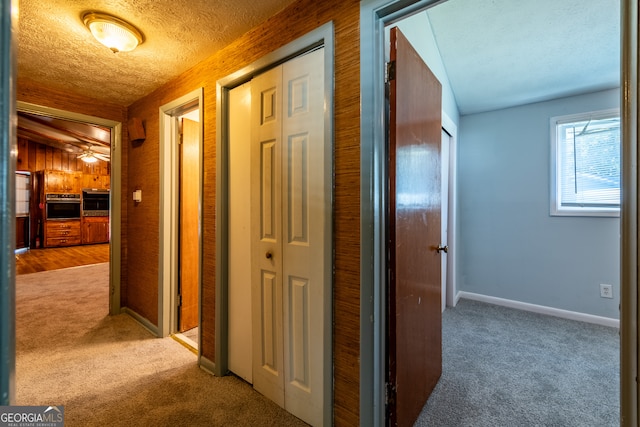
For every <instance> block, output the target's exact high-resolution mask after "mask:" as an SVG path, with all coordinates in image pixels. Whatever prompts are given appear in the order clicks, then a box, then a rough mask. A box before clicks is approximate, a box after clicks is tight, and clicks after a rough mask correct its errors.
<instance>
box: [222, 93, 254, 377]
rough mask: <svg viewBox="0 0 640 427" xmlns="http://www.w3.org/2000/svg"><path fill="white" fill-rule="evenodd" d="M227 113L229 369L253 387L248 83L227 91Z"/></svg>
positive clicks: (249, 108) (249, 96)
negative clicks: (228, 112)
mask: <svg viewBox="0 0 640 427" xmlns="http://www.w3.org/2000/svg"><path fill="white" fill-rule="evenodd" d="M229 111H230V114H229V239H228V247H229V299H228V300H229V311H228V321H229V334H228V344H229V351H228V357H229V370H230V371H232V372H233V373H234V374H236V375H238V376H239V377H241V378H243V379H244V380H245V381H247V382H248V383H250V384H252V383H253V365H252V355H253V349H252V338H251V337H252V334H253V331H252V327H251V313H252V311H251V269H250V268H247V266H249V265H252V263H253V262H252V258H251V209H249V206H251V180H250V176H251V165H250V162H249V161H248V159H250V157H251V149H250V142H251V127H250V126H247V117H251V83H250V82H248V83H245V84H243V85H242V86H238V87H236V88H234V89H232V90H231V91H230V92H229Z"/></svg>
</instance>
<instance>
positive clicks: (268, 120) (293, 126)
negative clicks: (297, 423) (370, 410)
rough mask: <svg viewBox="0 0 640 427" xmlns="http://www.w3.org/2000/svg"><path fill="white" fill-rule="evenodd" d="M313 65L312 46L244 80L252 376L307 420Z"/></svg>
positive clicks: (315, 342) (317, 331)
mask: <svg viewBox="0 0 640 427" xmlns="http://www.w3.org/2000/svg"><path fill="white" fill-rule="evenodd" d="M323 68H324V65H323V52H322V50H318V51H315V52H312V53H309V54H307V55H304V56H301V57H298V58H295V59H293V60H291V61H289V62H287V63H285V64H283V65H281V66H279V67H277V68H274V69H272V70H269V71H267V72H266V73H264V74H262V75H260V76H258V77H256V78H254V79H253V80H252V82H251V99H252V119H251V122H252V123H251V126H252V127H251V129H252V137H251V144H252V145H251V183H252V185H251V188H252V189H251V201H252V203H251V211H252V214H251V217H252V219H251V225H252V227H251V230H252V231H251V233H252V260H253V261H254V263H253V266H252V279H251V281H252V313H253V314H252V317H253V352H254V355H253V385H254V387H255V389H256V390H258V391H259V392H261V393H263V394H264V395H266V396H267V397H269V398H270V399H271V400H273V401H275V402H276V403H278V404H279V405H280V406H282V407H284V408H285V409H286V410H287V411H289V412H291V413H293V414H294V415H296V416H297V417H299V418H301V419H302V420H304V421H306V422H308V423H310V424H312V425H322V424H324V423H325V421H327V420H325V419H324V418H323V416H324V410H323V408H324V405H325V403H326V402H325V400H327V399H325V390H324V389H325V386H326V384H325V374H327V373H328V369H329V368H328V367H327V366H329V367H330V360H327V359H330V355H328V356H327V355H326V349H327V336H328V335H327V334H328V333H330V331H329V330H327V329H329V328H330V324H329V327H327V326H326V322H327V320H329V319H328V316H327V310H326V307H325V304H326V303H328V302H329V301H325V299H326V297H325V295H326V294H325V290H326V289H328V286H329V285H328V283H329V281H330V280H331V276H330V274H331V268H330V262H331V260H330V251H329V252H328V251H327V249H328V248H330V244H331V242H330V240H328V239H327V237H328V236H330V233H329V231H330V230H329V229H328V227H330V221H327V218H330V207H331V204H330V188H327V187H329V186H328V185H327V184H326V183H327V179H326V178H327V173H329V174H330V171H331V168H330V167H327V166H328V165H329V166H330V162H331V158H330V155H327V150H326V147H325V138H324V73H323ZM327 162H328V163H327ZM329 182H330V180H329ZM328 362H329V364H328ZM327 387H328V386H327Z"/></svg>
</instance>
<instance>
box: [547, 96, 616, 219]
mask: <svg viewBox="0 0 640 427" xmlns="http://www.w3.org/2000/svg"><path fill="white" fill-rule="evenodd" d="M616 116H617V117H620V109H619V108H611V109H607V110H597V111H588V112H584V113H577V114H569V115H563V116H555V117H551V119H550V120H549V128H550V134H551V138H550V141H551V165H550V166H551V167H550V170H551V174H550V175H551V188H550V193H551V197H550V199H551V207H550V215H551V216H588V217H619V216H620V205H618V207H616V208H607V207H593V206H588V207H566V206H565V207H562V206H561V203H562V197H561V188H560V184H561V181H560V179H559V178H558V177H559V176H560V175H561V171H560V169H561V165H560V162H559V157H560V154H559V149H560V148H559V146H558V125H563V124H567V123H571V122H578V121H583V120H589V119H595V120H600V119H607V118H612V117H616ZM620 185H621V186H622V183H620Z"/></svg>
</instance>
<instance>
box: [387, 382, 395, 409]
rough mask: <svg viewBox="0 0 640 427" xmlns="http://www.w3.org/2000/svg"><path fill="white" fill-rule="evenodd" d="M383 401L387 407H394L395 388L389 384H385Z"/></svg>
mask: <svg viewBox="0 0 640 427" xmlns="http://www.w3.org/2000/svg"><path fill="white" fill-rule="evenodd" d="M384 401H385V403H386V405H387V407H389V406H391V407H394V406H395V404H396V387H395V386H394V385H393V384H391V383H386V384H385V391H384Z"/></svg>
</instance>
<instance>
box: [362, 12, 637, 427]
mask: <svg viewBox="0 0 640 427" xmlns="http://www.w3.org/2000/svg"><path fill="white" fill-rule="evenodd" d="M439 3H442V2H440V1H428V0H427V1H418V2H408V1H368V2H363V5H362V7H361V13H362V14H361V17H362V21H361V40H366V41H367V42H366V43H365V42H364V41H363V45H362V47H363V50H362V56H361V70H363V71H362V74H361V77H362V79H361V87H362V88H363V92H362V105H363V111H362V123H375V125H374V126H373V127H368V126H366V125H363V126H362V127H361V132H362V133H361V138H362V146H363V147H366V148H367V150H364V151H363V155H362V169H363V174H362V176H363V179H362V184H363V188H366V189H367V191H371V193H372V194H375V195H378V194H380V192H381V191H383V190H382V188H383V179H382V177H381V176H379V175H378V174H377V171H378V170H379V169H378V168H379V167H380V160H379V159H380V158H384V153H383V151H382V148H381V147H382V145H381V144H382V141H384V137H385V131H384V124H383V123H378V122H376V120H377V117H379V116H380V115H381V114H382V111H381V109H380V107H379V105H381V99H383V97H382V93H383V89H382V87H383V86H382V84H381V83H380V82H381V81H383V79H384V76H383V75H382V70H383V69H384V68H383V67H382V61H383V58H384V52H383V46H384V43H383V40H384V38H383V37H382V36H381V34H382V33H383V29H384V26H385V25H387V24H391V23H396V22H399V21H400V20H401V19H402V18H404V17H406V16H409V15H411V14H414V13H418V12H419V11H422V10H424V9H426V8H427V7H431V6H434V5H437V4H439ZM630 3H631V2H627V4H626V5H624V6H623V13H622V16H623V21H625V20H626V22H625V23H624V24H625V25H627V27H626V29H623V33H624V39H625V40H626V43H629V44H632V43H635V42H634V41H633V42H632V41H630V40H635V39H634V37H636V36H637V17H636V18H630V17H627V15H626V14H625V11H624V9H625V8H627V11H626V13H631V14H632V15H633V13H635V10H636V7H637V5H635V3H634V4H633V5H632V4H630ZM633 16H635V15H633ZM628 48H629V45H627V46H626V47H624V48H623V51H626V52H627V51H628ZM625 54H626V55H628V56H627V63H626V64H623V71H625V72H626V73H627V74H626V80H625V81H623V86H624V85H625V84H631V85H632V86H633V87H635V85H636V82H635V74H629V73H631V71H630V70H635V69H636V67H637V58H636V55H635V53H634V54H631V53H628V52H627V53H625ZM623 59H624V58H623ZM630 76H632V77H631V80H629V77H630ZM368 87H371V88H372V89H371V90H367V89H366V88H368ZM634 93H635V92H634ZM628 102H629V104H633V105H635V101H634V100H631V101H628ZM627 107H629V105H627ZM623 109H624V106H623ZM635 119H636V117H635V115H632V117H630V118H629V121H630V122H631V123H632V124H631V125H630V127H633V126H635ZM634 129H635V128H634ZM623 133H624V132H623ZM627 136H631V138H629V139H627V143H626V144H629V141H631V142H634V141H635V139H636V136H635V133H633V134H629V133H628V134H627ZM623 140H624V136H623ZM372 141H373V142H372ZM624 145H625V143H624V142H623V147H624ZM369 149H370V150H371V151H368V150H369ZM623 149H624V148H623ZM626 150H627V151H626V154H632V155H633V158H632V159H629V160H625V159H623V163H625V164H627V165H631V164H635V160H636V156H637V153H636V152H635V150H632V149H630V148H629V147H628V146H627V149H626ZM367 167H368V168H371V170H368V169H367ZM627 170H628V171H629V170H632V168H628V169H627ZM630 175H634V176H635V174H633V173H630ZM630 175H629V176H630ZM629 176H627V177H626V178H623V181H624V182H625V185H628V186H627V187H625V189H626V190H627V191H629V193H628V194H635V193H636V190H637V189H636V187H635V181H634V180H633V179H628V178H629ZM631 183H634V184H633V185H631ZM363 194H365V191H363ZM362 203H363V212H365V215H364V216H363V225H366V224H375V225H376V227H375V228H374V229H373V230H372V231H371V233H370V234H369V233H366V234H363V236H362V238H363V243H362V245H363V248H364V246H365V244H368V243H369V242H370V241H371V242H373V243H374V244H373V245H372V248H371V250H370V251H367V252H366V253H365V256H363V259H368V258H367V256H366V255H371V257H372V258H373V259H374V260H376V261H375V262H374V266H373V268H371V267H370V266H368V265H365V264H363V265H362V277H361V283H363V299H362V301H366V298H369V297H371V298H372V299H373V300H374V301H375V300H376V299H377V298H381V299H382V300H384V295H382V294H380V293H379V292H380V289H383V288H382V285H381V277H384V272H385V268H384V257H383V253H382V251H380V250H379V247H380V246H381V245H382V242H384V238H385V236H384V230H383V229H382V227H380V226H379V224H380V223H382V221H381V218H384V215H385V210H384V207H383V206H382V205H381V203H380V202H379V200H376V198H373V197H372V198H370V199H366V198H364V197H363V201H362ZM631 204H633V206H627V207H626V212H627V215H629V216H628V221H630V222H629V223H627V224H626V227H633V228H632V229H631V230H630V231H631V232H633V230H635V227H636V225H635V222H636V220H637V214H636V206H635V205H636V202H635V199H634V201H632V203H631ZM623 212H625V206H624V204H623ZM363 228H364V227H363ZM624 229H625V225H624V224H623V230H624ZM627 230H629V228H627ZM625 235H627V234H625V232H623V236H625ZM634 235H635V234H634ZM450 241H451V240H450ZM622 246H623V261H622V263H623V276H624V274H625V273H624V270H625V264H627V268H629V269H630V270H632V268H631V267H632V266H633V265H635V264H636V261H637V260H633V259H632V258H627V259H626V260H625V259H624V258H625V256H624V251H625V249H624V248H625V247H626V248H627V249H629V248H631V249H633V248H635V247H636V244H635V243H634V242H631V243H630V242H626V243H625V242H624V237H623V242H622ZM633 250H635V249H633ZM630 253H631V252H628V253H627V255H629V254H630ZM627 274H628V276H627V279H628V280H627V281H626V282H625V280H624V277H623V278H622V281H621V283H623V285H622V288H623V289H622V294H623V297H624V296H625V294H626V295H627V296H629V295H635V291H630V290H629V288H630V287H631V288H632V289H633V287H634V286H635V285H634V283H637V282H636V275H635V273H633V274H631V273H628V272H627ZM369 283H371V284H372V285H371V286H370V287H369V285H368V284H369ZM633 300H634V301H635V297H634V298H633ZM380 306H381V305H379V304H375V303H374V306H373V307H372V309H369V307H366V306H362V309H361V310H362V311H361V319H362V323H361V324H362V325H365V330H363V340H362V346H361V354H362V355H367V354H368V353H369V352H371V351H373V352H374V354H381V353H380V352H381V351H382V348H383V342H381V340H380V339H379V338H378V333H379V332H378V331H379V330H380V329H379V328H380V324H381V323H383V322H384V317H383V316H380V315H379V310H380ZM622 306H623V309H622V315H621V319H622V320H621V324H622V325H623V330H624V324H625V322H624V319H625V317H627V327H628V326H629V323H628V322H629V321H632V322H633V324H635V317H636V314H637V311H636V307H635V303H633V304H632V303H631V302H629V301H622ZM625 307H626V308H627V310H626V314H625ZM371 317H373V318H374V319H380V321H379V322H375V323H374V325H373V326H372V327H371V328H370V329H367V327H368V325H367V319H369V318H371ZM627 332H628V334H631V336H629V335H627V339H628V340H630V341H628V342H630V343H633V342H635V339H636V338H635V337H634V336H633V334H634V330H631V329H629V330H628V331H627ZM369 333H371V335H369ZM622 335H623V340H622V341H623V345H622V347H623V348H622V355H623V360H625V359H626V360H627V362H628V363H629V365H627V366H628V367H635V366H637V364H636V363H637V352H635V350H633V351H631V350H632V349H634V348H635V347H634V346H633V345H629V346H628V347H627V350H626V351H625V349H624V347H625V345H624V341H625V339H624V336H625V334H624V332H623V333H622ZM368 338H370V339H368ZM631 353H632V354H631ZM383 357H384V356H377V355H374V356H372V357H371V358H369V357H365V359H364V360H363V361H362V366H363V369H364V370H365V371H367V372H371V373H372V375H370V376H369V375H365V376H364V377H362V376H361V387H360V390H361V393H362V390H372V391H371V392H367V391H365V393H362V394H361V408H363V412H361V414H362V415H361V420H365V421H364V422H365V423H369V422H372V423H374V424H382V423H383V421H380V420H384V415H383V414H382V410H381V408H382V407H383V406H384V404H383V401H384V397H383V393H378V392H377V390H383V387H382V386H383V384H381V383H379V382H378V380H377V378H379V376H380V375H381V374H382V373H383V370H381V369H380V359H383ZM623 365H624V363H623ZM369 368H370V369H371V371H368V369H369ZM622 372H625V369H624V367H623V368H622ZM633 372H635V368H633V371H632V372H631V373H630V374H629V375H626V376H625V375H622V376H621V377H623V378H624V377H626V378H634V377H635V374H633ZM371 378H373V379H371ZM625 381H627V385H626V386H625V384H624V382H625ZM622 382H623V389H624V388H627V391H629V388H630V387H631V386H633V387H634V388H635V384H631V382H630V380H625V379H623V380H622ZM635 393H636V392H635V391H633V392H632V393H631V394H628V395H627V396H628V399H629V402H634V398H633V396H635ZM624 394H625V393H624V392H623V397H622V401H623V405H622V406H623V413H624V412H625V409H624V407H625V404H624V400H625V397H624ZM368 399H372V400H370V401H369V400H368ZM371 402H373V403H371ZM369 411H371V412H369ZM369 417H370V418H369ZM633 417H635V415H633ZM634 419H635V418H634Z"/></svg>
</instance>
